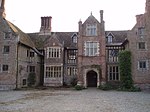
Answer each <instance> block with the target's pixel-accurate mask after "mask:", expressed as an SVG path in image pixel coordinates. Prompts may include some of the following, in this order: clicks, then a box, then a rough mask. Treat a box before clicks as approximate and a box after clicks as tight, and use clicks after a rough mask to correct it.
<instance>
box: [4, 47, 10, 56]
mask: <svg viewBox="0 0 150 112" xmlns="http://www.w3.org/2000/svg"><path fill="white" fill-rule="evenodd" d="M9 52H10V45H4V46H3V54H9Z"/></svg>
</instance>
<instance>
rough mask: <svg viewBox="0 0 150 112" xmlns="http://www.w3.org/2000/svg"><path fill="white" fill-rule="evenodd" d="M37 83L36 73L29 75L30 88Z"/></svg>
mask: <svg viewBox="0 0 150 112" xmlns="http://www.w3.org/2000/svg"><path fill="white" fill-rule="evenodd" d="M35 82H36V74H35V73H29V75H28V86H29V87H31V86H33V85H34V84H35Z"/></svg>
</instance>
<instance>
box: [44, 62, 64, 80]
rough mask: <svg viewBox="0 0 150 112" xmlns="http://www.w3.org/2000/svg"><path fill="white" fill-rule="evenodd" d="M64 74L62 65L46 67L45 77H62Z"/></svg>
mask: <svg viewBox="0 0 150 112" xmlns="http://www.w3.org/2000/svg"><path fill="white" fill-rule="evenodd" d="M61 76H62V66H61V65H60V66H59V65H58V66H57V65H53V66H46V67H45V78H60V77H61Z"/></svg>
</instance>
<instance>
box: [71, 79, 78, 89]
mask: <svg viewBox="0 0 150 112" xmlns="http://www.w3.org/2000/svg"><path fill="white" fill-rule="evenodd" d="M77 81H78V80H77V78H75V77H74V78H72V79H71V82H70V83H71V86H73V87H74V86H75V85H77Z"/></svg>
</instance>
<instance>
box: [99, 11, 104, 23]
mask: <svg viewBox="0 0 150 112" xmlns="http://www.w3.org/2000/svg"><path fill="white" fill-rule="evenodd" d="M103 13H104V11H103V10H100V20H101V21H100V22H101V23H103V22H104V20H103Z"/></svg>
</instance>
